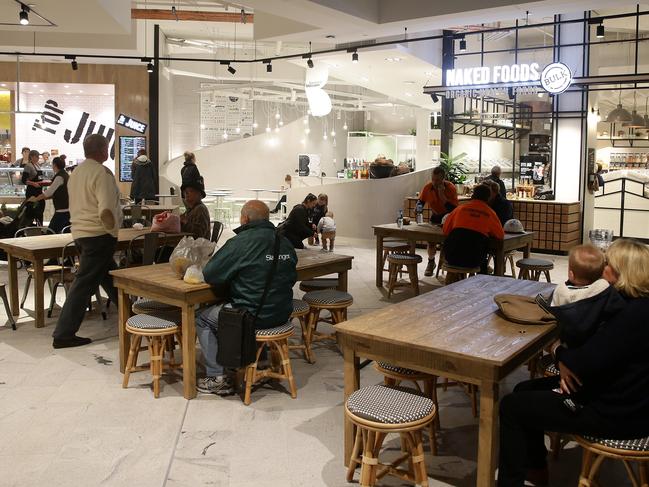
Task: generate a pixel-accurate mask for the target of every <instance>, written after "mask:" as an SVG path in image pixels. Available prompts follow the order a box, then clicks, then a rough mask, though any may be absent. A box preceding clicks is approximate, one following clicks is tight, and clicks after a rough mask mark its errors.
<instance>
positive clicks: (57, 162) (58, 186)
mask: <svg viewBox="0 0 649 487" xmlns="http://www.w3.org/2000/svg"><path fill="white" fill-rule="evenodd" d="M52 168H53V169H54V170H55V171H56V174H55V175H54V178H53V179H52V184H50V185H49V186H48V187H47V188H45V191H43V193H42V194H40V195H39V196H33V197H31V198H30V201H42V200H46V199H51V200H52V202H53V203H54V215H53V216H52V219H51V220H50V225H49V228H50V229H52V230H54V231H55V232H56V233H61V230H63V229H64V228H65V227H67V226H69V225H70V209H69V197H68V178H69V175H68V173H67V172H66V171H65V161H63V160H62V159H61V158H60V157H55V158H54V159H52Z"/></svg>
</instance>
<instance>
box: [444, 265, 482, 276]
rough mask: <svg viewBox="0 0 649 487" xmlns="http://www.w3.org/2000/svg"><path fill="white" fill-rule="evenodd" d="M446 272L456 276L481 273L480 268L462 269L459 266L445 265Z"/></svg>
mask: <svg viewBox="0 0 649 487" xmlns="http://www.w3.org/2000/svg"><path fill="white" fill-rule="evenodd" d="M444 270H445V271H446V272H452V273H456V274H477V273H478V272H480V267H460V266H457V265H450V264H444Z"/></svg>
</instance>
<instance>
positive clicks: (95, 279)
mask: <svg viewBox="0 0 649 487" xmlns="http://www.w3.org/2000/svg"><path fill="white" fill-rule="evenodd" d="M83 150H84V153H85V155H86V160H85V161H83V162H82V163H81V164H79V165H78V166H77V168H76V169H75V170H74V172H73V173H72V175H71V176H70V180H69V182H68V192H69V195H70V221H71V223H72V238H74V242H75V244H76V246H77V248H78V249H79V253H80V257H79V261H80V266H79V270H78V271H77V273H76V277H75V279H74V282H73V283H72V287H71V288H70V290H69V292H68V296H67V299H66V300H65V304H64V305H63V310H62V311H61V315H60V316H59V320H58V322H57V323H56V328H55V330H54V333H53V334H52V336H53V337H54V342H53V346H54V348H67V347H79V346H81V345H87V344H88V343H90V342H92V340H91V339H90V338H82V337H78V336H77V335H76V334H77V331H79V328H80V326H81V322H82V321H83V316H84V314H85V310H86V305H87V304H88V299H89V298H90V297H91V296H92V295H93V294H94V293H95V290H96V289H97V287H98V286H99V285H101V286H102V287H103V288H104V290H105V291H106V293H107V294H108V297H109V298H110V299H111V301H113V303H117V293H116V292H115V288H114V287H113V279H112V277H111V276H110V274H109V271H111V270H113V269H115V268H116V266H115V261H114V260H113V254H114V252H115V244H116V243H117V232H118V230H119V228H120V226H121V224H122V210H121V207H120V204H119V189H118V188H117V183H116V182H115V177H114V176H113V173H111V172H110V170H109V169H108V168H106V167H105V166H104V165H103V162H104V161H106V160H107V159H108V140H107V139H106V138H105V137H104V136H102V135H98V134H93V135H90V136H88V137H86V139H85V140H84V141H83Z"/></svg>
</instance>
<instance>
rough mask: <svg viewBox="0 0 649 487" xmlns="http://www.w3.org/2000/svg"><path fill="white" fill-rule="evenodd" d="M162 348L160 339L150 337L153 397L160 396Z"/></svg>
mask: <svg viewBox="0 0 649 487" xmlns="http://www.w3.org/2000/svg"><path fill="white" fill-rule="evenodd" d="M161 348H162V346H161V343H160V337H149V355H150V359H151V375H152V376H153V397H155V398H158V396H159V395H160V363H161V362H162V350H161Z"/></svg>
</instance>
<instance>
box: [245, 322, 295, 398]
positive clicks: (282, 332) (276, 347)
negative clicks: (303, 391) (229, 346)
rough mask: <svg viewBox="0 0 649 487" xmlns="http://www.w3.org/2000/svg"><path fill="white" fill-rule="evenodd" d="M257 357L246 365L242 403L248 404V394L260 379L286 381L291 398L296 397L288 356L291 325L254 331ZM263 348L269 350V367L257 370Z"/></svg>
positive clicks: (289, 323)
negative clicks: (268, 378) (267, 378)
mask: <svg viewBox="0 0 649 487" xmlns="http://www.w3.org/2000/svg"><path fill="white" fill-rule="evenodd" d="M256 335H257V337H256V341H257V356H256V359H255V362H254V363H252V364H250V365H248V366H247V367H246V371H245V381H246V388H245V392H244V397H243V403H244V404H245V405H246V406H248V405H249V404H250V393H251V392H252V386H253V385H255V384H256V383H258V382H259V381H260V380H261V379H264V378H266V377H270V378H271V379H279V380H287V381H288V386H289V389H290V392H291V397H292V398H293V399H295V398H296V397H297V389H296V387H295V379H294V378H293V370H292V369H291V359H290V357H289V356H288V339H289V337H291V336H292V335H293V323H291V322H288V323H286V324H284V325H281V326H276V327H275V328H266V329H262V330H256ZM265 347H268V348H269V349H270V352H271V353H270V357H271V366H270V367H269V368H268V369H263V370H258V369H257V362H259V357H260V356H261V352H262V351H263V350H264V348H265Z"/></svg>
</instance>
